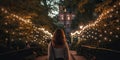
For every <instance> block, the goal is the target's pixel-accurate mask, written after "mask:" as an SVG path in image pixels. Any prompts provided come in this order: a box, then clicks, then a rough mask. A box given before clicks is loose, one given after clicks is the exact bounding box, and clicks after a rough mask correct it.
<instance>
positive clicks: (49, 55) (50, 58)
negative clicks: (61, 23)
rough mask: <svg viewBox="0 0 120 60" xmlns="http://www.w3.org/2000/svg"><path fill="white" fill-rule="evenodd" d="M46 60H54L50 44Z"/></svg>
mask: <svg viewBox="0 0 120 60" xmlns="http://www.w3.org/2000/svg"><path fill="white" fill-rule="evenodd" d="M48 60H54V59H53V54H52V47H51V43H49V45H48Z"/></svg>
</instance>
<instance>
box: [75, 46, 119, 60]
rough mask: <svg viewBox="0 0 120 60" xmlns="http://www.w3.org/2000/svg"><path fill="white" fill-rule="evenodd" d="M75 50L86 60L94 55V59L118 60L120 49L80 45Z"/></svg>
mask: <svg viewBox="0 0 120 60" xmlns="http://www.w3.org/2000/svg"><path fill="white" fill-rule="evenodd" d="M77 52H78V54H79V55H83V56H85V57H86V58H87V59H88V60H89V59H92V58H93V57H95V58H96V60H120V51H116V50H111V49H106V48H96V47H90V46H85V45H81V46H80V47H79V49H78V51H77Z"/></svg>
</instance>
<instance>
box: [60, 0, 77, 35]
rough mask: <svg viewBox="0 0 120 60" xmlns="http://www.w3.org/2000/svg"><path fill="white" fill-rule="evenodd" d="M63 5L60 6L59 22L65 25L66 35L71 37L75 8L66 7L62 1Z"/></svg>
mask: <svg viewBox="0 0 120 60" xmlns="http://www.w3.org/2000/svg"><path fill="white" fill-rule="evenodd" d="M60 2H61V3H62V4H60V5H59V17H58V19H59V22H60V23H61V24H63V25H64V28H65V33H66V35H67V37H69V34H70V31H71V28H70V27H71V21H72V20H73V19H74V17H75V14H74V11H73V8H71V7H70V6H67V7H66V6H65V5H64V1H63V0H60ZM68 2H69V1H68Z"/></svg>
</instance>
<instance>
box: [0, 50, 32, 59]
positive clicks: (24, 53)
mask: <svg viewBox="0 0 120 60" xmlns="http://www.w3.org/2000/svg"><path fill="white" fill-rule="evenodd" d="M30 55H33V48H29V49H21V50H18V51H10V52H5V53H2V54H0V60H1V59H2V60H24V58H25V57H28V56H30Z"/></svg>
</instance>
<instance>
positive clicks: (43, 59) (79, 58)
mask: <svg viewBox="0 0 120 60" xmlns="http://www.w3.org/2000/svg"><path fill="white" fill-rule="evenodd" d="M70 53H71V57H70V60H86V59H85V58H84V57H83V56H78V55H77V53H76V51H70ZM35 60H47V56H39V57H37V58H36V59H35Z"/></svg>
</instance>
